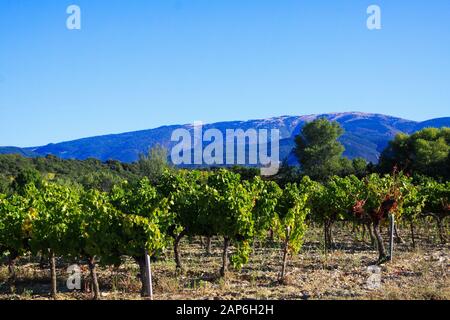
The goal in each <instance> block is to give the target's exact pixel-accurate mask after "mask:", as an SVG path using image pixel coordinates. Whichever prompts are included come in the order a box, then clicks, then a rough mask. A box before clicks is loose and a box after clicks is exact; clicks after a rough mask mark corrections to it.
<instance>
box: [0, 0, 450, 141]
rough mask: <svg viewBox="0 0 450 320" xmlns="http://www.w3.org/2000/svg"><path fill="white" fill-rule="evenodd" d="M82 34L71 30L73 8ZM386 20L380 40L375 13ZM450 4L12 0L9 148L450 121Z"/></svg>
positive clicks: (417, 0)
mask: <svg viewBox="0 0 450 320" xmlns="http://www.w3.org/2000/svg"><path fill="white" fill-rule="evenodd" d="M70 4H77V5H79V6H80V7H81V10H82V17H81V18H82V30H80V31H70V30H67V29H66V18H67V16H68V15H67V14H66V8H67V6H68V5H70ZM370 4H378V5H379V6H380V7H381V9H382V26H383V29H382V30H380V31H369V30H368V29H367V28H366V19H367V14H366V9H367V7H368V6H369V5H370ZM449 110H450V1H448V0H432V1H429V0H386V1H381V0H371V1H365V0H321V1H318V0H304V1H302V0H127V1H125V0H71V1H66V0H0V145H16V146H35V145H42V144H47V143H49V142H59V141H64V140H70V139H75V138H81V137H86V136H92V135H99V134H107V133H119V132H125V131H133V130H139V129H147V128H153V127H157V126H160V125H166V124H176V123H191V122H193V121H195V120H201V121H204V122H214V121H222V120H245V119H255V118H265V117H270V116H279V115H302V114H311V113H325V112H335V111H363V112H377V113H385V114H390V115H395V116H400V117H404V118H408V119H412V120H426V119H430V118H434V117H443V116H449V115H450V112H449Z"/></svg>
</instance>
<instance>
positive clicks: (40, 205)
mask: <svg viewBox="0 0 450 320" xmlns="http://www.w3.org/2000/svg"><path fill="white" fill-rule="evenodd" d="M79 193H80V192H79V190H75V189H73V188H70V187H67V186H61V185H58V184H55V183H50V182H44V183H43V184H42V186H41V187H40V189H37V188H36V187H35V186H34V185H29V186H28V187H27V190H26V196H27V197H28V198H29V199H31V202H32V203H31V205H32V208H33V210H36V211H37V214H36V215H35V217H34V218H33V220H32V234H33V236H32V237H31V240H30V244H31V248H32V251H33V252H34V253H36V252H38V251H43V252H46V251H47V249H50V250H52V251H53V252H54V253H55V254H59V255H68V256H77V255H78V254H79V252H80V250H81V243H80V238H81V228H80V220H81V215H82V212H81V210H80V205H79Z"/></svg>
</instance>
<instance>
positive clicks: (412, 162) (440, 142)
mask: <svg viewBox="0 0 450 320" xmlns="http://www.w3.org/2000/svg"><path fill="white" fill-rule="evenodd" d="M449 151H450V128H442V129H436V128H426V129H423V130H421V131H418V132H416V133H414V134H412V135H411V136H408V135H405V134H399V135H397V136H396V137H395V139H394V140H393V141H391V142H390V143H389V145H388V147H387V148H386V149H385V150H384V151H383V152H382V155H381V158H380V164H379V168H380V170H381V171H382V172H386V173H388V172H391V171H392V170H393V169H394V168H395V167H396V168H398V169H399V170H402V171H404V172H406V173H410V174H411V173H412V174H424V175H427V176H431V177H444V178H447V179H448V178H449V176H448V171H447V166H448V163H447V162H448V157H449Z"/></svg>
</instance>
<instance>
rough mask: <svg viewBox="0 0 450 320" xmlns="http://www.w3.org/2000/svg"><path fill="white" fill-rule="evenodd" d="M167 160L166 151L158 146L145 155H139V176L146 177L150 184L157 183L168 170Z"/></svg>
mask: <svg viewBox="0 0 450 320" xmlns="http://www.w3.org/2000/svg"><path fill="white" fill-rule="evenodd" d="M167 159H168V153H167V150H166V149H165V148H163V147H162V146H160V145H156V146H155V147H153V148H152V149H150V150H149V151H148V153H147V154H146V155H145V154H140V155H139V160H138V162H137V167H138V170H139V173H140V175H141V176H144V177H147V178H148V179H149V180H150V182H152V183H158V182H159V179H160V178H161V177H162V175H163V173H164V171H165V170H166V169H167V168H169V165H168V161H167Z"/></svg>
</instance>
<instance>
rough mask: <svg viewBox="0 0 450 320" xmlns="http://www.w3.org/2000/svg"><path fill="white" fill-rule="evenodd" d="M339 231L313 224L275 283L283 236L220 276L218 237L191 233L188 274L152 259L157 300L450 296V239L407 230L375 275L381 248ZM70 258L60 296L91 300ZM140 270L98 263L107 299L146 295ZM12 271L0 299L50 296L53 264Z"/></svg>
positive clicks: (1, 276) (61, 273)
mask: <svg viewBox="0 0 450 320" xmlns="http://www.w3.org/2000/svg"><path fill="white" fill-rule="evenodd" d="M338 230H340V231H338V232H335V243H336V247H337V248H336V250H334V251H333V252H329V253H326V252H325V251H324V250H323V245H322V243H321V230H320V229H318V228H311V229H310V230H309V231H308V235H307V237H306V239H307V240H308V241H307V242H306V243H305V245H304V247H303V250H302V252H301V253H300V254H299V255H295V256H293V257H291V260H290V262H289V266H288V276H287V279H286V282H285V284H283V285H280V284H279V283H278V282H277V276H278V273H279V271H280V268H281V250H280V248H279V245H278V244H277V243H272V244H269V245H265V246H264V247H263V248H258V247H257V248H255V250H254V253H253V254H252V256H251V258H250V263H249V264H248V265H246V266H245V267H244V268H243V269H242V270H240V271H235V270H230V272H229V274H228V276H227V278H226V279H222V278H220V277H219V276H218V271H219V268H220V265H221V248H220V245H221V242H220V240H219V239H214V241H213V251H212V254H211V255H207V254H206V253H205V249H204V248H203V247H202V246H201V245H200V241H199V240H198V239H196V240H193V241H189V240H187V239H186V240H184V242H182V245H181V251H182V259H183V262H184V266H185V270H186V271H185V272H184V273H183V274H176V272H175V264H174V262H173V259H172V255H171V252H170V251H168V252H167V257H166V258H165V259H161V260H160V261H158V262H156V263H154V264H153V265H152V268H153V280H154V294H155V299H285V300H298V299H445V300H448V299H450V277H449V276H450V273H449V271H450V270H449V266H450V251H449V246H448V245H441V244H439V243H438V240H437V239H436V237H435V235H434V233H433V232H432V231H429V230H426V231H423V232H421V233H420V239H419V240H418V246H417V248H416V249H412V248H411V242H410V239H409V238H408V236H407V235H406V234H405V235H404V237H403V238H404V243H402V244H396V251H395V256H394V260H393V262H390V263H386V264H384V265H382V266H381V267H380V269H379V270H377V269H375V271H377V272H378V271H379V273H376V274H373V271H371V270H373V268H371V267H370V266H372V265H373V264H374V262H375V261H376V259H377V251H375V250H373V249H372V248H371V246H370V245H369V243H367V240H366V242H363V241H361V239H356V237H355V235H354V233H353V234H352V232H351V230H350V227H348V228H344V227H343V228H338ZM405 233H406V232H405ZM359 238H361V237H360V236H359ZM70 264H71V263H68V262H64V261H59V267H60V268H59V269H58V282H59V292H60V294H59V299H90V298H91V294H90V293H89V292H85V290H80V291H72V292H71V291H69V290H68V289H67V287H66V280H67V277H68V274H67V273H66V270H67V267H68V266H69V265H70ZM82 269H83V277H84V278H88V270H87V268H86V267H82ZM138 272H139V269H138V267H137V265H136V264H135V263H133V262H132V261H131V260H129V259H126V260H125V261H124V263H123V264H122V265H121V266H120V267H119V268H113V267H109V268H99V281H100V288H101V291H102V299H111V300H115V299H140V295H139V291H140V281H139V279H138ZM7 278H8V269H7V267H6V266H5V265H2V266H1V267H0V299H49V295H48V292H49V291H50V280H49V271H48V269H45V268H44V269H42V268H40V267H39V263H38V261H35V259H33V258H30V257H25V258H22V259H21V260H20V262H19V266H18V268H17V281H16V285H15V287H13V288H10V286H9V285H8V283H7ZM378 279H379V281H378ZM83 282H84V281H83ZM82 287H83V288H82V289H84V283H83V286H82ZM11 289H12V290H13V291H14V293H11Z"/></svg>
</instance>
